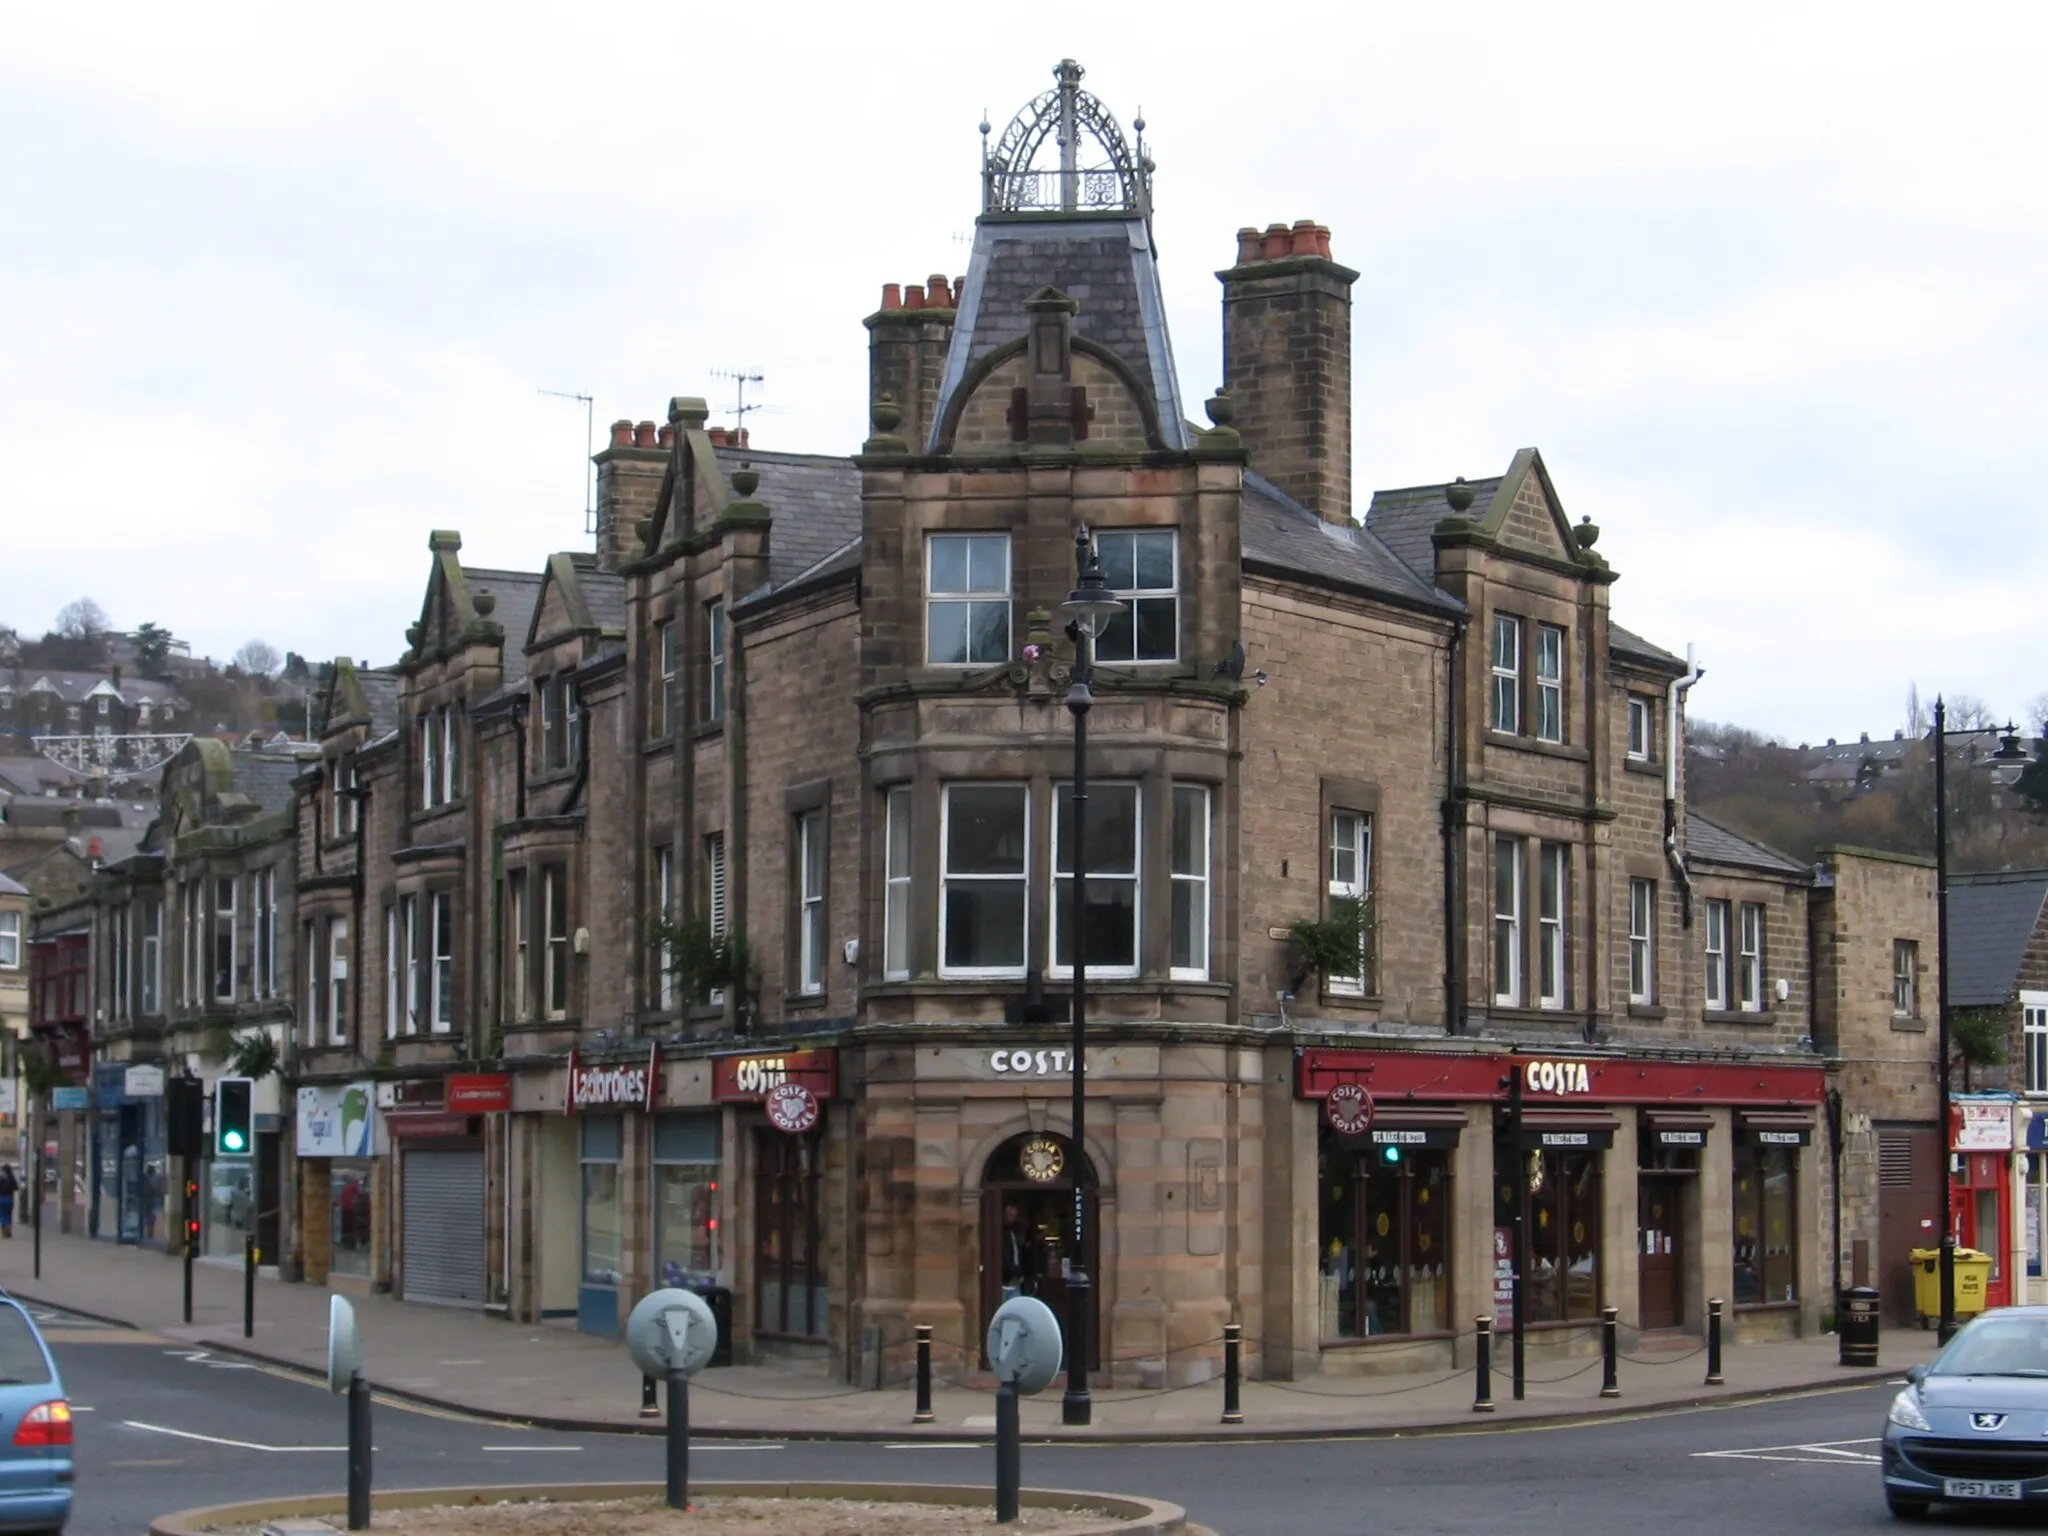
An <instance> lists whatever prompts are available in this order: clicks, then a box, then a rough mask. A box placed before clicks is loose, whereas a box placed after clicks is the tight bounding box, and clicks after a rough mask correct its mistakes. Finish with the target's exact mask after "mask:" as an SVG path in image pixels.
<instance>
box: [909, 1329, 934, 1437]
mask: <svg viewBox="0 0 2048 1536" xmlns="http://www.w3.org/2000/svg"><path fill="white" fill-rule="evenodd" d="M910 1422H911V1423H913V1424H929V1423H931V1422H932V1325H931V1324H930V1323H919V1324H918V1325H917V1411H916V1412H915V1413H913V1414H911V1416H910Z"/></svg>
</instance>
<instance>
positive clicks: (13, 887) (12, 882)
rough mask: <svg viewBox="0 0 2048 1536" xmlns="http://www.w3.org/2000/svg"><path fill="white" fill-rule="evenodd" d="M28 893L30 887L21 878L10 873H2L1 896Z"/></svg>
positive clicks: (0, 877) (0, 879)
mask: <svg viewBox="0 0 2048 1536" xmlns="http://www.w3.org/2000/svg"><path fill="white" fill-rule="evenodd" d="M27 894H28V887H27V886H25V885H23V884H22V883H21V882H20V881H19V880H16V879H14V878H13V877H11V876H9V875H5V874H0V896H26V895H27Z"/></svg>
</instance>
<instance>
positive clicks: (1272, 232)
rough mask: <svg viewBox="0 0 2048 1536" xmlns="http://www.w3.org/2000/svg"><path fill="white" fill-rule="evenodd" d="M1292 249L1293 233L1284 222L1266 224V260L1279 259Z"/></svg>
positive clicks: (1289, 253) (1288, 253)
mask: <svg viewBox="0 0 2048 1536" xmlns="http://www.w3.org/2000/svg"><path fill="white" fill-rule="evenodd" d="M1293 251H1294V235H1293V233H1292V232H1291V231H1290V230H1289V229H1288V228H1287V226H1286V225H1285V224H1268V225H1267V226H1266V239H1265V255H1266V260H1268V261H1281V260H1284V259H1285V258H1286V257H1288V256H1289V255H1291V254H1292V253H1293Z"/></svg>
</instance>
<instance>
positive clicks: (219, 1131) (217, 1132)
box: [213, 1077, 256, 1157]
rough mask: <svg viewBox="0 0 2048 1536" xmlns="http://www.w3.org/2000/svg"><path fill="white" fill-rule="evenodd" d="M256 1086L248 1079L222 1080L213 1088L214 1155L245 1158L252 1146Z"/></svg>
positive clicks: (232, 1078)
mask: <svg viewBox="0 0 2048 1536" xmlns="http://www.w3.org/2000/svg"><path fill="white" fill-rule="evenodd" d="M255 1094H256V1083H255V1080H254V1079H252V1078H247V1077H223V1078H221V1079H219V1080H218V1081H216V1082H215V1083H214V1085H213V1155H214V1156H215V1157H247V1156H248V1155H249V1152H250V1149H251V1148H252V1147H253V1146H254V1145H255V1135H254V1129H253V1124H254V1120H255V1114H254V1107H255V1105H254V1100H255Z"/></svg>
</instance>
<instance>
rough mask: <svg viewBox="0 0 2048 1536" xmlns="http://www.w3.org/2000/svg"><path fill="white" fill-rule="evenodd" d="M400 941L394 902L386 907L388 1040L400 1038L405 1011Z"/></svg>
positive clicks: (385, 1003) (386, 1016)
mask: <svg viewBox="0 0 2048 1536" xmlns="http://www.w3.org/2000/svg"><path fill="white" fill-rule="evenodd" d="M398 941H399V923H398V903H397V902H393V903H391V905H389V906H387V907H386V908H385V909H384V1038H385V1039H387V1040H396V1039H397V1038H398V1034H399V1020H400V1018H401V1017H402V1016H403V1013H404V998H403V996H402V994H401V993H400V991H399V975H400V967H401V965H402V961H401V960H400V958H399V947H398Z"/></svg>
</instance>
